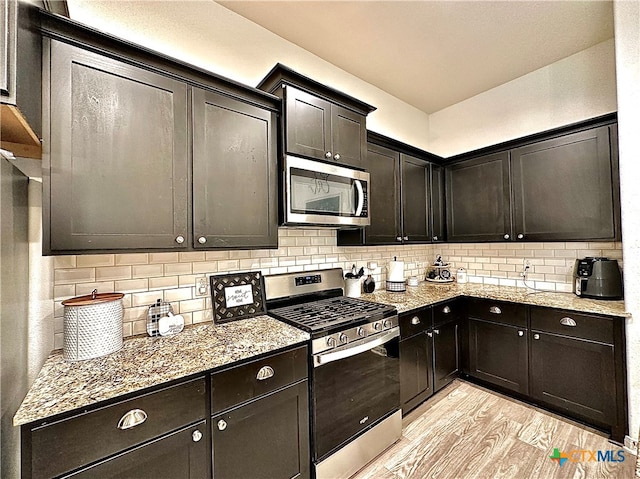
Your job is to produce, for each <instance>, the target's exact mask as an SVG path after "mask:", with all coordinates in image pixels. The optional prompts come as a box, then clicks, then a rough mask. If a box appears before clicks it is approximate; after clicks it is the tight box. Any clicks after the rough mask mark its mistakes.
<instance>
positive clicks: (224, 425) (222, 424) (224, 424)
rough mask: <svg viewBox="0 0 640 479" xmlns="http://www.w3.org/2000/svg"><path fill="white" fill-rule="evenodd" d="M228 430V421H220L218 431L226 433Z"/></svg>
mask: <svg viewBox="0 0 640 479" xmlns="http://www.w3.org/2000/svg"><path fill="white" fill-rule="evenodd" d="M226 428H227V421H225V420H224V419H220V420H219V421H218V430H219V431H224V430H225V429H226Z"/></svg>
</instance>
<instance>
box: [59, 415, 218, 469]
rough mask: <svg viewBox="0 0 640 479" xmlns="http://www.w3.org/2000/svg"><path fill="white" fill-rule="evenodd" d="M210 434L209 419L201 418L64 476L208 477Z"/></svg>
mask: <svg viewBox="0 0 640 479" xmlns="http://www.w3.org/2000/svg"><path fill="white" fill-rule="evenodd" d="M208 437H209V431H208V424H207V421H201V422H199V423H197V424H194V425H193V426H189V427H186V428H184V429H180V430H178V431H176V432H174V433H171V434H168V435H166V436H164V437H161V438H159V439H155V440H153V441H151V442H149V443H147V444H143V445H141V446H138V447H136V448H133V449H131V450H128V451H126V452H124V453H121V454H118V455H116V456H114V457H111V458H109V459H106V460H104V461H102V462H99V463H97V464H94V465H93V466H91V467H88V468H86V469H83V470H81V471H78V472H76V473H73V474H69V475H68V476H63V477H73V478H76V479H93V478H95V479H110V478H113V479H115V478H123V477H130V478H136V479H147V478H148V479H158V478H161V477H167V478H169V477H170V478H172V479H206V478H208V477H210V470H211V469H210V464H211V462H210V455H209V440H208Z"/></svg>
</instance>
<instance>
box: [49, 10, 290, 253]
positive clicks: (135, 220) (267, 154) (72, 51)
mask: <svg viewBox="0 0 640 479" xmlns="http://www.w3.org/2000/svg"><path fill="white" fill-rule="evenodd" d="M41 16H42V22H43V27H42V31H43V35H44V36H45V39H44V53H45V55H44V59H45V60H44V79H45V84H44V86H45V88H44V90H45V95H44V97H45V115H44V118H45V125H44V137H45V139H46V140H47V141H46V142H45V155H44V161H43V180H44V181H43V183H44V199H43V202H44V208H43V215H44V220H43V223H44V241H43V244H44V246H43V249H44V252H45V254H70V253H96V252H118V251H120V252H131V251H136V250H137V251H188V250H195V249H214V248H227V249H231V248H233V249H243V248H247V249H248V248H276V247H277V185H276V182H277V181H276V175H277V173H276V171H277V158H276V152H277V145H276V143H277V131H276V119H277V111H278V110H277V109H278V106H279V101H278V99H277V98H276V97H274V96H272V95H268V94H266V93H264V92H259V91H258V90H254V89H251V88H249V87H242V86H240V85H238V84H235V83H232V82H230V81H229V80H226V79H222V78H219V77H215V76H213V75H211V74H207V73H205V72H203V71H200V70H197V69H195V68H193V67H190V66H189V65H185V64H182V63H180V62H178V61H177V60H174V59H170V58H167V57H162V56H160V55H159V54H155V53H152V52H149V51H146V50H144V49H142V48H140V47H136V46H135V45H132V44H128V43H126V42H122V41H121V40H118V39H116V38H113V37H109V36H106V35H104V34H101V33H98V32H95V31H93V30H91V29H89V28H88V27H85V26H82V25H78V24H76V23H75V22H72V21H70V20H67V19H64V18H62V17H56V16H52V15H50V14H47V13H46V12H43V13H41ZM59 38H64V39H65V41H61V40H59Z"/></svg>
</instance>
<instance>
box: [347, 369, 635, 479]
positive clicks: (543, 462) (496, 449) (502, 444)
mask: <svg viewBox="0 0 640 479" xmlns="http://www.w3.org/2000/svg"><path fill="white" fill-rule="evenodd" d="M554 448H558V449H559V450H560V451H561V452H569V451H572V450H615V451H618V450H619V449H620V447H619V446H618V445H616V444H612V443H610V442H609V441H608V440H607V437H606V436H605V435H604V434H602V433H600V432H598V431H595V430H592V429H590V428H587V427H585V426H582V425H580V424H577V423H574V422H572V421H569V420H567V419H564V418H561V417H559V416H556V415H554V414H551V413H548V412H546V411H543V410H541V409H538V408H536V407H533V406H530V405H528V404H525V403H522V402H520V401H516V400H513V399H510V398H508V397H506V396H503V395H501V394H498V393H495V392H492V391H489V390H487V389H485V388H482V387H480V386H477V385H474V384H470V383H468V382H465V381H461V380H456V381H454V382H453V383H452V384H450V385H449V386H447V387H446V388H444V389H443V390H442V391H439V392H438V393H437V394H436V395H435V396H434V397H432V398H431V399H429V400H428V401H427V402H426V403H425V404H423V405H421V406H419V407H418V408H417V409H415V410H414V411H412V412H411V413H410V414H408V415H407V416H405V418H404V419H403V429H402V437H401V439H400V441H398V442H397V443H396V444H395V445H393V446H392V447H390V448H389V449H388V450H387V451H385V452H384V453H383V454H382V455H381V456H380V457H378V458H377V459H376V460H375V461H373V462H372V463H371V464H369V465H367V466H366V467H365V468H364V469H362V470H361V471H360V472H359V473H358V474H357V475H356V476H354V478H353V479H373V478H376V479H409V478H413V479H424V478H440V479H449V478H452V479H453V478H455V479H467V478H479V479H484V478H491V479H494V478H495V479H498V478H504V479H507V478H514V479H528V478H531V479H534V478H535V479H538V478H541V479H542V478H544V479H547V478H549V479H552V478H557V479H583V478H585V479H586V478H607V479H610V478H621V479H623V478H633V477H634V470H635V462H636V456H634V455H631V454H629V453H628V452H626V451H625V460H624V462H617V463H613V462H569V461H566V462H565V463H564V465H563V466H561V467H560V466H558V464H557V462H556V461H552V460H551V459H550V458H549V456H550V455H552V454H553V450H554Z"/></svg>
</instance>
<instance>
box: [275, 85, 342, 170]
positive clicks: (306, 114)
mask: <svg viewBox="0 0 640 479" xmlns="http://www.w3.org/2000/svg"><path fill="white" fill-rule="evenodd" d="M284 102H285V115H286V116H285V144H286V149H287V153H292V154H294V155H300V156H307V157H309V158H316V159H321V160H326V159H327V158H326V157H325V154H326V153H328V152H330V151H331V148H330V142H331V103H329V102H328V101H326V100H322V99H320V98H318V97H316V96H313V95H310V94H309V93H305V92H303V91H300V90H298V89H297V88H294V87H292V86H289V85H287V87H286V89H285V95H284ZM329 156H330V157H332V156H333V155H329Z"/></svg>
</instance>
